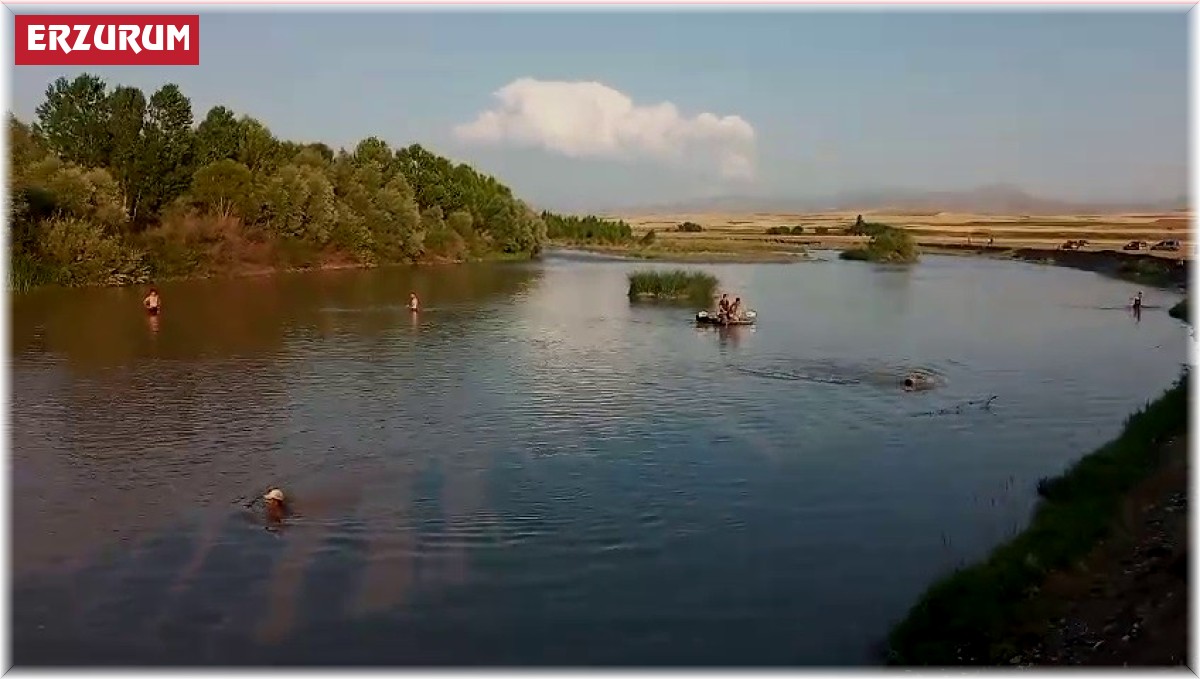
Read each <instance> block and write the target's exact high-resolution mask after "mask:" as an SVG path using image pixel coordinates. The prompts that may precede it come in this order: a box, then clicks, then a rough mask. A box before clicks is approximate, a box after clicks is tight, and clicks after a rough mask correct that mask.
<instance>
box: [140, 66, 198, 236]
mask: <svg viewBox="0 0 1200 679" xmlns="http://www.w3.org/2000/svg"><path fill="white" fill-rule="evenodd" d="M193 134H194V133H193V132H192V103H191V101H189V100H188V98H187V97H185V96H183V93H182V92H180V91H179V87H178V86H177V85H175V84H173V83H171V84H167V85H163V86H162V87H161V88H160V89H159V90H158V91H157V92H155V93H154V94H153V96H151V97H150V102H149V104H148V105H147V106H146V126H145V136H146V142H145V145H144V147H143V148H144V152H143V162H142V164H141V168H142V169H144V171H145V172H146V175H145V177H146V180H145V182H144V183H145V189H144V191H143V192H142V193H143V199H142V200H140V201H139V202H138V209H137V212H136V213H135V214H134V219H135V220H140V219H144V218H148V217H149V216H150V215H151V214H156V213H158V212H160V211H161V210H162V209H163V208H165V207H166V206H167V205H168V204H169V203H170V202H171V201H173V200H175V199H176V198H178V197H179V196H181V195H183V194H184V192H186V191H187V190H188V188H189V187H190V185H191V180H192V176H193V174H194V173H195V165H196V160H195V139H194V136H193Z"/></svg>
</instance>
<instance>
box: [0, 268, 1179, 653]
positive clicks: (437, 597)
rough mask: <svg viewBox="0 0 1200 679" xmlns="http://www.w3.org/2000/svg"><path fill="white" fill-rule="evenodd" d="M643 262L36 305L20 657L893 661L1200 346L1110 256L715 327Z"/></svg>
mask: <svg viewBox="0 0 1200 679" xmlns="http://www.w3.org/2000/svg"><path fill="white" fill-rule="evenodd" d="M644 266H646V265H645V264H632V263H627V262H614V261H603V260H598V259H593V258H589V257H584V256H571V257H562V256H556V257H551V258H549V259H547V260H546V261H544V262H541V263H531V264H528V265H525V264H517V265H487V266H484V265H480V266H470V267H460V268H444V269H426V270H416V271H414V270H408V269H390V270H380V271H368V272H363V271H349V272H334V273H324V274H303V275H289V276H279V277H264V278H251V279H244V280H237V281H221V282H216V281H200V282H189V283H178V284H170V285H164V286H162V293H163V299H164V303H165V306H164V314H163V316H162V317H161V318H160V319H157V321H156V322H153V323H152V322H151V321H150V320H149V319H147V318H146V317H145V316H144V315H143V314H142V313H141V312H140V310H139V299H140V291H137V290H94V291H44V292H39V293H35V294H31V295H25V296H19V297H16V298H15V301H14V310H13V314H14V317H13V318H14V322H13V331H12V332H13V348H12V363H11V366H12V389H13V392H12V394H13V403H14V405H13V411H12V415H13V417H12V420H11V423H12V428H13V466H12V484H13V485H12V488H13V495H14V504H13V552H12V555H13V588H14V592H13V607H14V609H13V610H14V622H13V626H14V659H15V661H16V662H17V663H21V664H26V663H46V662H55V663H63V662H66V663H101V662H104V663H162V662H173V663H239V664H240V663H256V662H274V663H338V664H347V663H400V664H404V663H465V664H477V663H487V664H490V663H556V664H562V663H569V664H580V663H629V664H647V663H649V664H653V663H672V664H710V663H733V664H861V663H873V662H875V661H876V657H877V655H876V654H877V653H878V651H879V647H880V644H881V642H882V640H883V638H884V635H885V634H886V632H887V630H888V628H889V626H890V625H891V624H892V623H893V622H894V621H895V620H896V619H897V618H898V617H900V616H902V615H903V614H904V613H905V611H906V610H907V608H908V607H909V606H910V605H911V604H912V602H913V600H914V599H915V598H916V597H917V596H918V595H919V594H920V592H921V591H922V590H923V589H924V587H925V586H927V585H928V584H929V583H930V582H931V581H932V580H933V579H935V578H936V577H937V576H938V575H940V574H942V573H944V572H946V571H947V570H948V569H951V568H953V567H954V566H955V565H957V564H959V563H961V562H963V561H964V560H965V561H971V560H973V559H976V558H978V557H980V556H981V555H982V554H984V553H985V552H986V551H987V550H988V549H989V548H990V547H991V546H993V545H994V544H995V543H997V542H998V541H1000V540H1003V539H1004V538H1005V537H1007V536H1008V535H1009V534H1011V533H1012V532H1013V531H1014V530H1016V529H1018V528H1019V527H1020V526H1021V524H1022V523H1023V522H1024V521H1025V520H1026V519H1027V517H1028V515H1029V512H1030V509H1031V507H1032V504H1033V501H1034V497H1035V496H1034V492H1033V487H1034V484H1035V483H1036V482H1037V479H1038V478H1039V477H1042V476H1045V475H1048V474H1053V473H1056V472H1058V471H1060V470H1062V469H1063V468H1064V467H1065V466H1067V465H1068V464H1070V462H1072V461H1073V460H1074V459H1076V458H1077V457H1079V456H1080V455H1082V454H1084V453H1086V452H1088V451H1090V450H1091V449H1093V448H1094V447H1095V446H1097V445H1098V444H1101V443H1103V442H1104V441H1106V440H1107V439H1109V438H1111V437H1112V436H1113V435H1114V434H1116V433H1117V432H1118V431H1119V429H1120V425H1121V422H1122V420H1123V418H1124V417H1125V415H1126V414H1128V413H1129V412H1131V411H1132V410H1134V409H1135V408H1136V407H1138V406H1139V405H1140V404H1142V403H1144V402H1145V401H1146V400H1148V399H1150V398H1153V397H1155V396H1157V395H1158V394H1159V393H1160V392H1161V391H1162V390H1163V389H1164V388H1166V387H1167V386H1169V384H1170V382H1171V381H1172V380H1173V379H1174V378H1175V377H1176V376H1177V374H1178V372H1179V369H1180V364H1181V363H1183V362H1184V361H1185V360H1186V347H1187V342H1188V334H1187V331H1186V329H1185V327H1184V326H1183V325H1182V324H1181V323H1179V322H1178V321H1175V320H1174V319H1171V318H1170V317H1168V316H1167V313H1166V308H1168V307H1169V306H1170V305H1171V304H1173V303H1174V302H1175V301H1176V300H1177V299H1178V297H1177V296H1176V295H1174V294H1169V293H1160V292H1157V291H1147V301H1146V303H1147V304H1149V305H1155V306H1159V307H1161V308H1157V309H1155V308H1151V309H1147V310H1146V311H1144V312H1143V315H1142V317H1141V319H1140V321H1137V320H1135V319H1134V318H1132V317H1131V316H1130V315H1129V314H1128V312H1126V311H1125V310H1124V309H1122V308H1121V305H1122V304H1123V302H1124V301H1125V300H1127V299H1128V298H1129V297H1130V296H1131V295H1132V294H1133V292H1134V291H1135V290H1134V289H1132V288H1131V287H1130V286H1129V285H1127V284H1124V283H1120V282H1116V281H1112V280H1108V279H1105V278H1101V277H1099V276H1097V275H1094V274H1090V273H1084V272H1078V271H1071V270H1066V269H1058V268H1051V267H1042V266H1037V265H1032V264H1023V263H1015V262H999V261H986V260H978V259H958V258H946V257H934V256H927V257H926V258H925V259H924V261H923V263H922V264H921V265H920V266H918V267H916V268H913V269H910V270H903V269H901V270H896V269H887V268H878V267H874V266H871V265H865V264H859V263H842V262H838V261H824V262H813V263H805V264H796V265H783V266H781V265H761V266H759V265H753V266H752V265H721V266H707V267H704V268H706V269H709V270H711V271H713V272H714V273H716V274H717V275H719V276H720V277H721V279H722V281H723V283H724V284H725V287H727V288H729V289H731V290H733V291H734V292H736V293H740V294H741V295H742V296H744V297H745V298H746V299H747V300H748V301H749V305H750V306H751V307H752V308H756V309H758V311H759V319H760V320H759V326H758V327H757V328H754V329H748V328H741V329H733V330H730V331H718V330H716V329H711V328H709V329H697V328H695V327H694V326H693V324H692V323H691V322H690V321H691V314H692V310H689V309H678V308H674V309H673V308H670V307H661V306H659V307H655V306H632V305H630V303H629V301H628V300H627V299H626V297H625V289H626V282H625V274H626V273H627V272H628V271H629V270H630V269H632V268H635V267H644ZM410 290H416V291H417V292H418V293H419V294H420V295H421V297H422V300H423V302H424V304H425V306H426V307H428V310H427V311H426V312H424V313H422V314H421V315H420V316H419V317H415V316H413V315H411V314H409V313H408V312H406V311H405V310H404V309H403V304H404V303H405V302H406V300H407V297H408V292H409V291H410ZM910 369H919V370H923V371H926V372H928V373H929V374H930V375H932V376H933V377H934V379H935V381H936V383H937V385H938V386H937V388H936V389H934V390H931V391H928V392H923V393H916V394H912V393H904V392H902V391H901V390H900V389H899V388H898V386H899V383H900V381H901V379H902V377H903V375H904V374H905V372H906V371H908V370H910ZM992 395H995V396H996V397H997V398H996V400H995V401H994V404H993V406H992V408H991V410H990V411H988V410H984V409H981V408H978V407H975V406H972V405H970V404H968V405H965V406H963V404H964V403H967V402H971V401H977V400H980V399H985V398H987V397H989V396H992ZM959 406H962V407H961V408H960V410H961V412H957V413H956V412H954V411H955V409H956V408H958V407H959ZM939 410H940V411H949V414H941V415H937V414H934V415H930V414H929V413H931V412H934V411H939ZM272 485H279V486H282V487H283V488H284V489H285V490H287V491H288V492H289V493H290V494H291V495H292V496H293V497H295V498H296V501H297V504H296V508H297V511H298V515H297V516H296V517H295V518H294V520H293V521H291V522H290V523H289V524H287V525H286V526H285V527H284V529H283V530H282V531H267V530H264V523H263V521H262V519H261V517H260V516H259V515H258V514H256V513H255V512H254V511H253V510H248V509H245V508H244V506H243V505H244V503H245V502H246V500H247V498H250V497H254V496H255V495H257V494H261V493H262V492H263V491H264V490H265V489H266V488H268V487H270V486H272Z"/></svg>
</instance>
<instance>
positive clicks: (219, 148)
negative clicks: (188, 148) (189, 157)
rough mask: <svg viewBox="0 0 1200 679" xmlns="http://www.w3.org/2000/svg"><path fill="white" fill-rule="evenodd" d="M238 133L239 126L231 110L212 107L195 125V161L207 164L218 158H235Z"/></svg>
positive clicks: (238, 144)
mask: <svg viewBox="0 0 1200 679" xmlns="http://www.w3.org/2000/svg"><path fill="white" fill-rule="evenodd" d="M240 134H241V127H240V125H239V123H238V120H237V117H236V116H234V114H233V111H230V110H229V109H227V108H225V107H224V106H214V107H212V108H211V109H209V110H208V114H207V115H205V116H204V120H203V121H201V122H200V125H199V126H197V127H196V160H197V162H199V163H200V164H201V165H209V164H211V163H215V162H217V161H218V160H227V159H228V160H233V159H236V158H237V157H238V149H239V147H240V140H241V137H240Z"/></svg>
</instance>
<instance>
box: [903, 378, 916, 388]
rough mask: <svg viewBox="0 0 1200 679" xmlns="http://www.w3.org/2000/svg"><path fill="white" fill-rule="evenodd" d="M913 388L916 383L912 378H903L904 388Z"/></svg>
mask: <svg viewBox="0 0 1200 679" xmlns="http://www.w3.org/2000/svg"><path fill="white" fill-rule="evenodd" d="M915 386H917V382H916V380H914V379H913V378H912V377H905V378H904V387H905V388H906V389H912V388H913V387H915Z"/></svg>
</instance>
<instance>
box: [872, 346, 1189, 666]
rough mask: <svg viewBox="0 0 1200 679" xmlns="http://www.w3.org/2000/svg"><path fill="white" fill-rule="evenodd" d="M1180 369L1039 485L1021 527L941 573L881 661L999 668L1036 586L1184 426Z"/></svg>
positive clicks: (1085, 540)
mask: <svg viewBox="0 0 1200 679" xmlns="http://www.w3.org/2000/svg"><path fill="white" fill-rule="evenodd" d="M1189 381H1190V380H1189V375H1188V373H1187V371H1186V370H1185V371H1184V373H1183V374H1182V375H1181V376H1180V378H1179V379H1178V380H1177V382H1176V383H1175V384H1174V385H1173V386H1172V387H1171V388H1170V389H1168V390H1167V391H1166V392H1165V393H1164V394H1163V395H1162V396H1160V397H1159V398H1158V399H1156V400H1154V401H1152V402H1150V403H1148V404H1147V405H1146V406H1145V407H1144V408H1142V409H1141V410H1139V411H1138V412H1137V413H1134V414H1133V415H1131V416H1130V417H1129V418H1128V420H1127V421H1126V423H1125V426H1124V428H1123V430H1122V432H1121V434H1120V435H1119V436H1118V437H1117V438H1116V439H1115V440H1113V441H1111V442H1109V443H1107V444H1105V445H1104V446H1102V447H1101V448H1099V449H1098V450H1096V451H1094V452H1093V453H1091V454H1089V455H1087V456H1086V457H1084V458H1082V459H1080V460H1079V461H1078V462H1076V463H1075V464H1074V465H1073V466H1072V467H1070V468H1069V469H1068V470H1067V471H1066V472H1064V473H1063V474H1061V475H1059V476H1057V477H1053V478H1048V479H1043V480H1042V482H1041V483H1039V484H1038V493H1039V495H1040V496H1041V501H1040V502H1039V505H1038V507H1037V509H1036V510H1035V512H1034V516H1033V518H1032V520H1031V521H1030V524H1029V526H1028V527H1027V528H1026V529H1025V530H1024V531H1023V532H1021V533H1020V534H1018V535H1017V536H1016V537H1015V538H1013V539H1012V540H1010V541H1009V542H1007V543H1005V544H1002V545H1000V546H999V547H997V548H996V549H995V550H994V551H993V552H992V553H991V555H990V556H988V558H987V559H986V560H984V561H983V562H982V563H978V564H976V565H973V566H969V567H967V568H964V569H960V570H957V571H955V572H954V573H952V574H950V575H948V576H946V577H944V578H943V579H941V580H940V581H938V582H937V583H935V584H934V585H933V586H932V587H930V588H929V589H928V590H927V591H926V592H925V594H924V595H922V596H921V598H920V599H919V600H918V601H917V603H916V605H914V606H913V608H912V609H911V610H910V611H909V613H908V615H907V616H906V617H905V618H904V619H903V620H901V621H900V623H899V624H897V625H896V626H895V627H894V628H893V629H892V632H891V634H890V636H889V639H888V658H887V664H889V665H901V666H904V665H933V666H954V665H1001V664H1005V665H1006V664H1008V661H1009V659H1010V658H1012V657H1013V656H1014V655H1019V654H1020V653H1021V650H1022V648H1023V646H1024V645H1025V643H1026V639H1025V637H1024V636H1023V635H1024V633H1025V632H1024V631H1026V630H1028V629H1029V625H1030V623H1031V622H1035V621H1036V620H1038V619H1040V618H1039V614H1044V612H1043V611H1041V610H1040V606H1039V601H1038V592H1039V587H1040V586H1041V585H1042V584H1043V583H1044V582H1045V580H1046V577H1047V575H1048V574H1049V573H1051V572H1052V571H1055V570H1058V569H1061V568H1064V567H1069V566H1070V565H1071V564H1073V563H1075V562H1077V561H1078V560H1079V559H1081V558H1082V557H1084V556H1085V555H1086V554H1088V552H1089V551H1091V550H1092V549H1093V548H1094V547H1095V546H1096V545H1097V543H1098V542H1099V541H1100V540H1101V539H1103V538H1104V537H1105V536H1106V535H1107V534H1108V533H1109V531H1110V528H1111V526H1112V523H1113V521H1114V519H1115V515H1116V512H1117V508H1118V507H1119V506H1120V503H1121V501H1122V500H1123V498H1124V497H1125V494H1126V493H1127V492H1128V491H1129V490H1130V489H1131V488H1133V487H1134V486H1135V485H1136V484H1137V483H1138V482H1140V481H1141V480H1143V479H1145V478H1147V477H1148V476H1149V475H1151V474H1152V473H1153V472H1155V471H1156V470H1157V469H1158V468H1159V466H1160V465H1161V463H1162V462H1163V460H1164V458H1165V452H1164V449H1165V443H1166V442H1167V441H1168V440H1169V439H1170V438H1171V437H1173V436H1176V435H1179V434H1181V433H1184V432H1186V431H1187V427H1188V404H1189V391H1188V385H1189Z"/></svg>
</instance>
